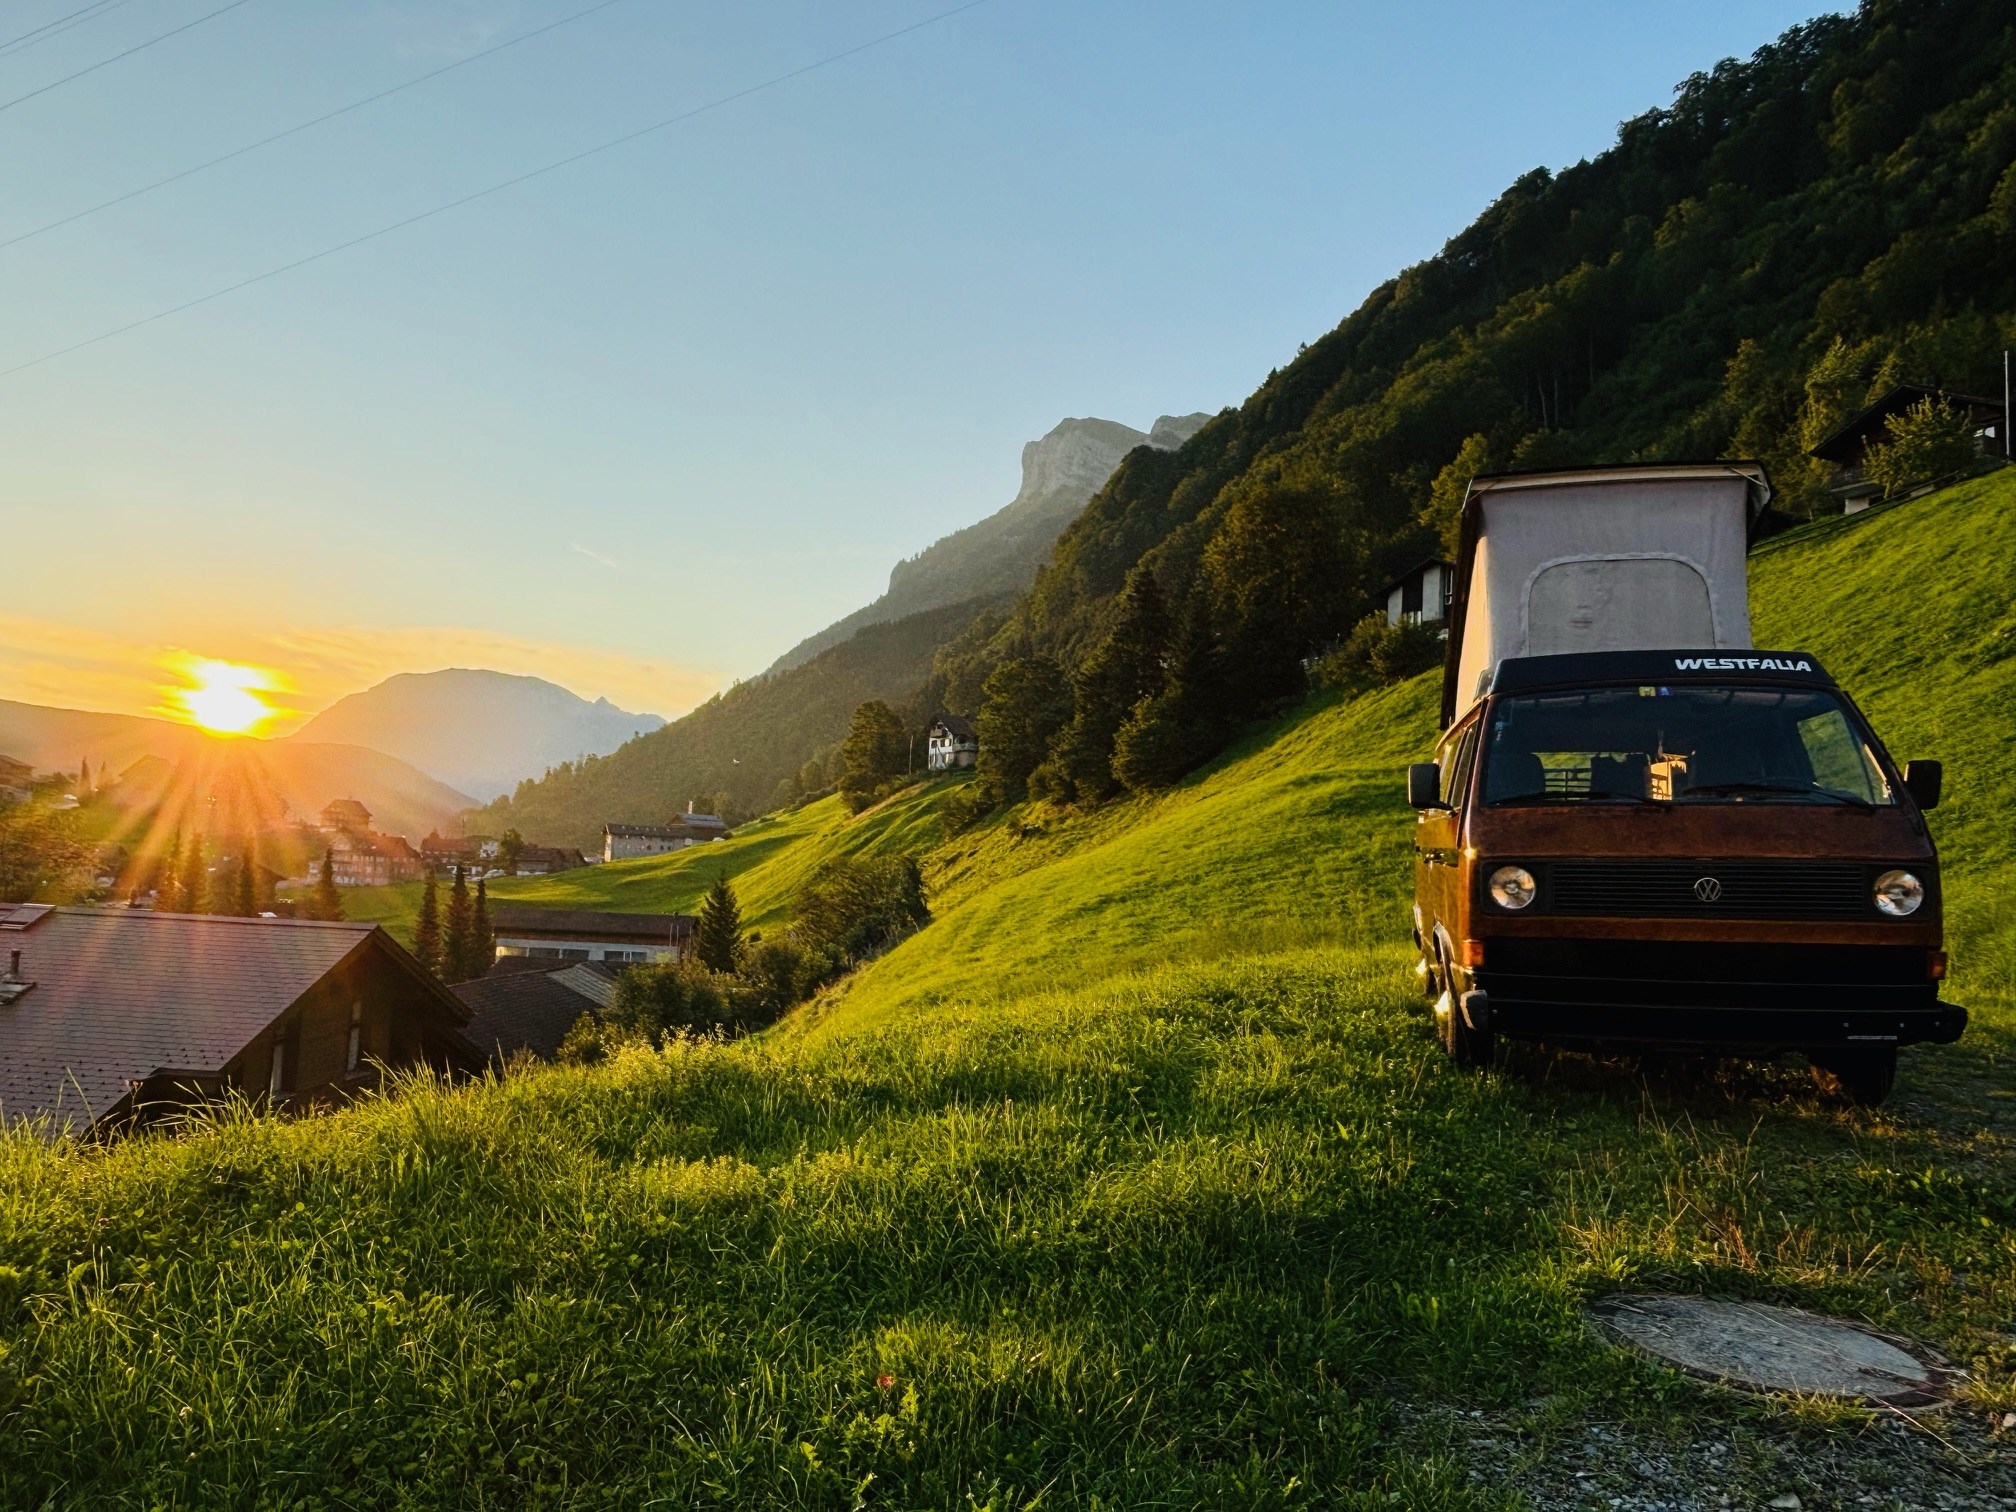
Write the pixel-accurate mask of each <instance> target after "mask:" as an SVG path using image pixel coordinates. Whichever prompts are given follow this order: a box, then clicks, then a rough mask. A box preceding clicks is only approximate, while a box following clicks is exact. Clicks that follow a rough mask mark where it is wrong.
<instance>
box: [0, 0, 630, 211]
mask: <svg viewBox="0 0 2016 1512" xmlns="http://www.w3.org/2000/svg"><path fill="white" fill-rule="evenodd" d="M621 3H622V0H601V3H600V4H597V5H591V6H589V7H588V9H586V10H583V11H576V12H575V13H574V14H573V15H571V16H562V17H561V18H560V19H559V20H558V21H552V22H549V23H547V24H546V25H545V26H541V27H539V28H537V29H536V30H533V31H529V32H526V33H524V34H523V35H521V36H516V37H513V38H512V39H511V40H510V41H508V42H499V43H498V44H497V45H496V46H495V47H486V48H484V49H483V51H482V52H478V53H471V54H470V55H469V56H468V57H466V58H458V59H456V60H455V61H454V62H453V63H448V64H444V65H443V66H442V67H440V68H437V69H435V70H434V71H433V72H431V73H424V74H421V75H419V76H418V77H417V78H412V79H408V80H407V81H406V82H405V83H403V84H394V85H393V86H392V87H391V88H390V89H381V90H379V91H378V93H376V94H374V95H366V96H365V97H364V98H363V99H361V100H352V101H351V102H350V103H349V104H348V105H341V106H338V107H337V108H336V109H334V110H331V111H328V112H326V113H325V114H323V115H319V116H316V117H315V118H314V119H313V120H310V121H303V122H301V124H300V125H298V126H289V127H288V128H287V129H286V130H285V131H276V132H274V133H273V135H271V136H268V137H261V138H260V139H259V140H258V141H256V142H250V143H247V144H246V145H245V146H243V147H237V148H233V149H232V150H231V151H230V152H227V153H225V154H224V155H223V156H221V157H214V158H211V159H210V161H209V162H207V163H198V164H197V165H196V166H195V167H194V168H184V169H183V170H182V171H181V172H180V173H171V174H169V175H168V177H166V178H163V179H156V180H155V181H154V182H153V183H151V184H142V185H141V186H140V187H139V188H138V189H129V190H127V191H126V193H124V194H116V195H114V196H113V197H112V198H111V199H108V200H106V201H105V202H104V203H102V204H97V205H93V206H92V207H91V208H90V209H88V210H79V211H78V212H77V213H76V214H75V215H66V216H64V217H63V218H62V219H61V220H53V221H51V222H49V224H48V225H46V226H37V227H36V228H35V229H34V230H32V231H23V232H22V233H21V234H20V235H18V236H10V237H8V238H6V239H5V240H4V241H0V248H4V247H12V246H15V245H17V244H18V243H21V242H24V241H28V240H30V239H32V238H34V237H37V236H41V235H42V234H43V233H45V232H48V231H54V230H56V229H58V228H59V227H62V226H68V225H72V224H74V223H75V222H77V221H80V220H84V219H85V218H86V217H88V216H93V215H96V214H97V213H98V212H99V211H100V210H110V209H111V208H112V207H113V206H114V205H123V204H125V203H126V201H128V200H131V199H138V198H139V197H140V196H141V195H143V194H152V193H153V192H154V191H155V190H156V189H163V188H166V187H167V186H168V185H170V184H174V183H179V182H181V181H182V180H183V179H186V178H192V177H194V176H195V175H196V174H199V173H202V172H205V171H206V170H208V169H211V168H215V167H216V166H217V165H218V164H219V163H228V162H230V161H231V160H232V159H233V158H241V157H243V156H245V154H246V153H248V152H257V151H258V150H259V149H260V148H261V147H270V146H272V145H273V144H274V143H275V142H278V141H281V140H282V139H284V138H286V137H290V136H294V135H296V134H297V133H299V132H303V131H306V130H308V129H309V128H310V127H311V126H320V125H321V124H322V123H323V122H324V121H333V120H335V119H336V117H338V116H340V115H348V114H349V113H350V112H351V111H353V110H362V109H363V108H364V107H365V106H366V105H372V104H376V103H377V102H378V101H379V100H382V99H385V98H386V97H387V96H390V95H395V94H398V93H399V92H400V91H401V90H402V89H411V88H413V86H414V85H416V84H425V83H426V82H427V81H428V80H429V79H438V78H440V77H441V75H443V74H445V73H453V72H454V71H455V70H456V69H458V68H462V67H466V66H467V65H468V64H471V63H474V62H476V61H477V60H478V59H480V58H487V57H489V56H491V55H492V54H493V53H500V52H503V51H504V49H505V48H507V47H516V46H517V45H518V44H519V43H520V42H530V41H531V40H532V39H533V38H534V37H541V36H544V35H545V34H546V33H547V32H550V31H555V30H557V29H559V28H560V27H563V26H568V25H571V24H572V23H573V22H576V21H579V20H581V19H582V17H584V16H592V15H594V14H595V12H597V11H601V10H607V9H608V8H609V7H610V6H612V5H620V4H621Z"/></svg>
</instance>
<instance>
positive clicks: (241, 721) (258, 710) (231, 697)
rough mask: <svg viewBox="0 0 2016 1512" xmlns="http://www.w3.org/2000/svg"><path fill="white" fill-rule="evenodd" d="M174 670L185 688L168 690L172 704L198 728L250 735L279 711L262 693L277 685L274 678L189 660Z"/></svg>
mask: <svg viewBox="0 0 2016 1512" xmlns="http://www.w3.org/2000/svg"><path fill="white" fill-rule="evenodd" d="M175 670H176V671H177V672H178V673H179V674H180V675H181V676H182V677H184V678H186V679H187V683H186V685H184V686H182V687H175V688H170V689H168V697H169V700H170V701H171V702H172V703H173V704H174V705H175V706H176V708H177V710H178V711H179V712H180V713H181V714H183V715H184V716H185V717H186V718H188V719H189V720H191V721H192V722H193V723H195V724H199V725H201V726H202V727H203V728H204V729H206V730H209V731H212V732H213V733H215V734H218V735H249V734H251V733H253V732H254V731H255V730H257V729H258V727H259V726H260V725H261V724H263V723H265V722H266V721H267V720H269V719H271V718H272V717H273V716H274V715H275V714H277V713H278V712H279V711H278V710H277V709H275V708H274V707H273V706H272V705H271V704H269V703H267V702H266V700H265V699H263V698H261V697H260V696H259V694H260V692H261V691H263V690H266V689H270V688H272V687H273V686H274V685H275V680H274V677H273V674H272V673H270V672H267V671H265V670H263V669H261V668H259V667H241V666H239V665H238V664H236V663H235V662H222V661H211V660H208V659H207V658H203V657H193V656H192V657H189V658H187V659H186V660H182V661H178V662H177V664H176V668H175Z"/></svg>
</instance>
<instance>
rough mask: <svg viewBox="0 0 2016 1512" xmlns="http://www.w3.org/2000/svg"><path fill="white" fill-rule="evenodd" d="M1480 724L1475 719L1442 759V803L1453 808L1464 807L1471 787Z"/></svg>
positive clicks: (1465, 727)
mask: <svg viewBox="0 0 2016 1512" xmlns="http://www.w3.org/2000/svg"><path fill="white" fill-rule="evenodd" d="M1478 724H1479V721H1478V720H1475V719H1473V720H1471V721H1470V723H1469V724H1467V725H1465V726H1464V727H1463V729H1462V730H1461V731H1460V732H1459V733H1458V734H1457V736H1456V742H1455V744H1454V745H1453V746H1451V747H1450V748H1449V750H1448V753H1447V754H1446V755H1445V756H1444V757H1443V758H1442V801H1443V802H1444V803H1446V804H1448V805H1449V806H1450V807H1451V808H1460V807H1461V806H1462V803H1463V794H1464V792H1465V790H1466V789H1468V787H1469V786H1470V767H1471V764H1472V763H1473V762H1474V761H1475V760H1476V759H1477V727H1478Z"/></svg>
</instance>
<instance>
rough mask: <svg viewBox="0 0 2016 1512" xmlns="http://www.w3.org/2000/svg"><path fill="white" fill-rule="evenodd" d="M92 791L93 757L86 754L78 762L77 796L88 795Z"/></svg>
mask: <svg viewBox="0 0 2016 1512" xmlns="http://www.w3.org/2000/svg"><path fill="white" fill-rule="evenodd" d="M90 792H91V758H90V757H88V756H86V757H85V758H84V759H83V760H81V761H79V762H78V763H77V796H78V797H79V798H84V797H88V796H89V795H90Z"/></svg>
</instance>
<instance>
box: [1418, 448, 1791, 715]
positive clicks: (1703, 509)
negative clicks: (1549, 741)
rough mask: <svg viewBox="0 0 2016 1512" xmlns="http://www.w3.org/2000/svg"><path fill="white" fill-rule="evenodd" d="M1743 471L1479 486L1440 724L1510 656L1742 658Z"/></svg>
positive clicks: (1461, 558)
mask: <svg viewBox="0 0 2016 1512" xmlns="http://www.w3.org/2000/svg"><path fill="white" fill-rule="evenodd" d="M1770 497H1771V485H1770V482H1769V480H1768V479H1767V478H1766V477H1765V475H1764V469H1763V467H1762V466H1761V465H1760V464H1758V463H1755V462H1690V463H1672V464H1667V463H1661V464H1650V465H1642V466H1641V465H1631V466H1619V467H1593V468H1580V469H1576V470H1574V471H1569V472H1549V473H1519V474H1504V475H1500V476H1497V477H1480V478H1477V479H1475V480H1474V481H1473V482H1472V483H1471V485H1470V491H1469V494H1468V497H1467V498H1466V499H1465V500H1464V505H1463V543H1462V546H1461V547H1460V548H1459V551H1458V557H1457V573H1458V577H1457V581H1456V594H1455V602H1454V604H1453V605H1452V611H1451V615H1450V619H1451V624H1450V627H1449V635H1450V647H1451V657H1450V674H1451V675H1447V676H1445V678H1444V685H1443V693H1442V716H1443V722H1444V723H1445V724H1447V723H1449V722H1450V721H1453V720H1454V719H1455V718H1457V717H1458V716H1459V715H1460V714H1461V713H1462V712H1463V710H1465V709H1467V708H1469V707H1470V705H1471V704H1473V703H1474V702H1476V700H1477V699H1478V698H1479V697H1480V696H1481V695H1482V694H1483V692H1484V690H1485V689H1486V688H1487V687H1488V686H1489V685H1490V680H1491V674H1492V672H1493V670H1494V669H1495V668H1496V667H1497V665H1498V663H1499V662H1500V661H1503V660H1504V659H1505V658H1506V657H1510V656H1559V655H1567V654H1572V653H1575V652H1582V651H1657V650H1667V649H1682V648H1684V649H1687V650H1711V649H1712V650H1724V649H1737V650H1741V649H1747V648H1748V647H1749V645H1750V597H1749V588H1748V582H1747V579H1746V577H1745V573H1744V559H1745V556H1746V554H1747V552H1748V549H1749V543H1750V527H1751V525H1752V523H1754V521H1755V520H1756V518H1757V516H1758V515H1759V514H1760V513H1761V512H1762V511H1763V508H1764V505H1765V504H1766V502H1768V501H1769V499H1770Z"/></svg>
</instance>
